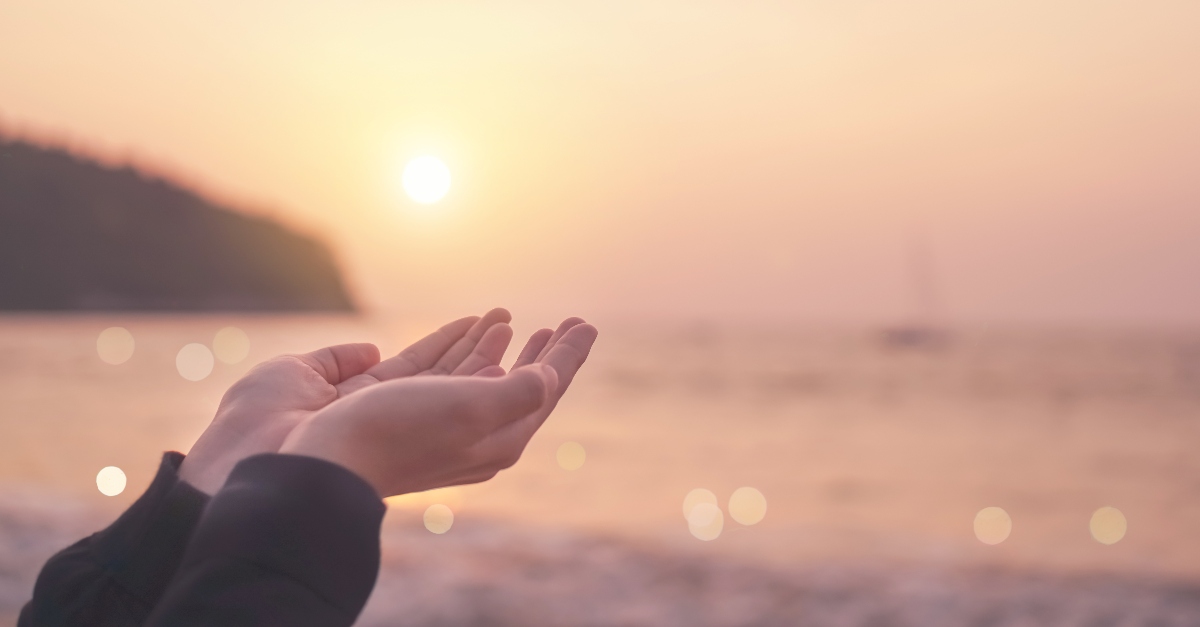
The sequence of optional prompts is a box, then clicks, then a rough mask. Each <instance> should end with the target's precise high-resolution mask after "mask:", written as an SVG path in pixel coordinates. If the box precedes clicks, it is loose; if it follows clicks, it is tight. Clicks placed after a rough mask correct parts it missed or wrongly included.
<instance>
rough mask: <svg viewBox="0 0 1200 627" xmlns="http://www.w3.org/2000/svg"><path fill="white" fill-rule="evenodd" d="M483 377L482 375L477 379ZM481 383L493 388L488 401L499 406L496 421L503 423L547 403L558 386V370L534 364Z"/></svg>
mask: <svg viewBox="0 0 1200 627" xmlns="http://www.w3.org/2000/svg"><path fill="white" fill-rule="evenodd" d="M476 380H477V381H480V379H476ZM481 383H484V384H485V385H487V386H488V387H489V388H491V389H490V394H488V396H489V397H490V398H488V403H489V404H490V405H491V406H492V407H493V408H494V409H495V410H496V412H497V414H498V416H497V419H498V420H497V422H499V423H501V424H504V423H508V422H512V421H514V420H519V419H521V418H524V417H525V416H528V415H529V414H532V413H533V412H535V411H537V410H538V409H540V408H541V407H542V405H544V404H546V401H547V400H548V399H549V398H550V394H551V393H552V392H553V391H554V390H555V389H557V388H558V373H556V372H554V369H553V368H551V367H549V366H545V365H541V364H534V365H530V366H523V367H521V368H516V369H514V370H513V371H512V372H510V373H508V374H506V375H504V376H502V377H494V378H490V379H483V380H482V381H481Z"/></svg>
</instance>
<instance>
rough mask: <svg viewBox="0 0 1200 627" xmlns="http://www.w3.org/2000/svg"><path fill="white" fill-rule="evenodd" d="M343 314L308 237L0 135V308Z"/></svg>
mask: <svg viewBox="0 0 1200 627" xmlns="http://www.w3.org/2000/svg"><path fill="white" fill-rule="evenodd" d="M353 309H354V305H353V303H352V301H351V299H350V297H349V295H348V294H347V292H346V288H345V286H344V285H343V283H342V279H341V275H340V273H339V271H338V269H337V266H336V264H335V263H334V260H333V257H332V255H331V254H330V252H329V250H328V249H326V248H325V247H324V246H323V245H322V244H321V243H319V242H317V241H316V240H314V239H311V238H309V237H305V236H302V235H298V234H296V233H293V232H291V231H289V230H287V229H285V228H283V227H282V226H280V225H278V224H276V223H274V222H271V221H269V220H266V219H263V218H258V217H253V216H249V215H245V214H242V213H238V212H235V211H232V210H230V209H229V208H226V207H222V206H219V205H217V204H215V203H213V202H211V201H209V200H206V199H205V198H203V197H201V196H200V195H199V194H196V193H194V192H192V191H189V190H187V189H185V188H183V187H181V186H179V185H177V184H174V183H172V182H170V181H166V180H163V179H160V178H155V177H151V176H147V175H145V174H143V173H141V172H139V171H137V170H134V169H132V168H129V167H108V166H104V165H101V164H99V163H96V162H93V161H90V160H87V159H86V158H83V157H79V156H77V155H74V154H71V153H68V152H66V151H63V150H59V149H55V148H46V147H41V146H37V145H34V144H30V143H27V142H23V141H18V140H11V139H4V138H3V137H0V310H18V311H30V310H109V311H131V310H142V311H350V310H353Z"/></svg>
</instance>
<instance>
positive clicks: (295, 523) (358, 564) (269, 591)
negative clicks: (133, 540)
mask: <svg viewBox="0 0 1200 627" xmlns="http://www.w3.org/2000/svg"><path fill="white" fill-rule="evenodd" d="M384 509H385V508H384V505H383V502H382V501H381V500H380V498H379V496H378V495H377V494H376V493H375V490H374V489H372V488H371V486H370V485H368V484H367V483H366V482H365V481H363V480H362V479H361V478H359V477H358V475H356V474H354V473H352V472H350V471H349V470H346V469H345V468H343V467H341V466H338V465H337V464H332V463H330V462H326V461H323V460H319V459H316V458H312V457H302V456H297V455H278V454H274V455H256V456H254V457H250V458H247V459H245V460H242V461H241V462H240V463H239V464H238V465H237V467H235V468H234V469H233V472H232V473H231V474H230V476H229V480H228V481H226V483H225V485H224V487H222V488H221V490H220V491H218V492H217V494H216V495H215V496H214V497H213V499H212V502H211V503H209V506H208V508H207V509H206V510H205V512H204V515H203V517H202V518H201V520H200V524H199V525H198V526H197V527H196V532H195V534H194V535H193V536H192V541H191V544H190V545H189V546H188V549H187V553H186V554H185V556H184V559H183V565H182V566H181V567H180V568H179V572H178V573H177V574H176V576H175V580H174V581H172V582H171V585H170V587H169V588H168V589H167V592H166V594H165V595H164V596H163V599H162V601H161V602H160V604H159V606H158V608H157V609H156V610H155V611H154V613H153V615H152V616H151V617H150V619H149V621H148V623H147V624H148V625H160V626H162V625H170V626H172V627H176V626H185V625H206V626H207V625H228V626H231V627H232V626H238V625H288V626H289V627H304V626H307V625H314V626H315V625H321V626H326V625H350V624H352V623H353V622H354V620H355V619H356V618H357V617H358V614H359V612H361V611H362V608H363V606H364V605H365V604H366V602H367V597H368V596H370V594H371V589H372V588H373V587H374V586H375V577H376V576H377V575H378V573H379V526H380V523H381V522H382V521H383V514H384Z"/></svg>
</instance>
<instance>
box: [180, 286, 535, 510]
mask: <svg viewBox="0 0 1200 627" xmlns="http://www.w3.org/2000/svg"><path fill="white" fill-rule="evenodd" d="M510 320H512V316H511V315H510V314H509V313H508V311H506V310H504V309H493V310H491V311H489V312H488V313H487V314H485V315H484V316H483V317H482V318H481V317H478V316H470V317H467V318H462V319H459V320H455V321H454V322H451V323H449V324H447V325H445V326H443V327H442V328H440V329H438V330H437V331H435V332H433V333H432V334H430V335H428V336H426V337H424V338H422V339H420V340H418V341H417V342H416V343H414V344H413V345H412V346H409V347H408V348H406V349H404V350H403V351H401V352H400V353H399V354H398V355H396V356H394V357H391V358H389V359H385V360H383V361H380V359H379V349H378V348H376V347H375V346H374V345H372V344H342V345H338V346H330V347H327V348H322V349H320V350H317V351H313V352H311V353H306V354H303V355H284V356H281V357H275V358H273V359H270V360H268V361H265V362H263V363H261V364H259V365H257V366H255V367H254V368H253V369H252V370H251V371H250V372H249V373H247V374H246V376H244V377H242V378H241V379H240V380H238V381H237V382H236V383H234V384H233V386H232V387H230V388H229V390H228V391H227V392H226V393H225V396H224V398H222V399H221V404H220V406H219V407H218V408H217V413H216V416H215V417H214V418H213V421H212V424H210V425H209V427H208V428H207V429H206V430H205V431H204V433H203V434H201V436H200V438H199V439H198V440H197V441H196V443H195V445H193V446H192V450H191V452H189V453H188V456H187V457H186V458H185V459H184V461H183V465H182V466H181V467H180V469H179V474H180V478H182V479H183V480H184V481H187V482H188V483H190V484H191V485H193V486H195V487H196V488H198V489H200V490H202V491H204V492H207V493H209V494H213V493H215V492H216V491H217V490H218V489H220V487H221V486H222V485H223V484H224V483H225V478H226V477H228V476H229V473H230V471H232V470H233V467H234V466H235V465H237V463H238V462H239V461H241V460H242V459H245V458H246V457H249V456H251V455H256V454H258V453H274V452H276V451H278V450H279V447H280V445H282V444H283V441H284V440H285V439H286V438H287V436H288V434H289V433H291V432H292V430H293V429H294V428H295V427H296V426H297V425H299V424H300V423H301V422H303V421H304V420H305V419H306V418H308V417H310V416H312V415H313V414H315V413H316V412H317V411H319V410H321V409H322V408H324V407H326V406H328V405H329V404H330V403H333V402H334V401H336V400H338V399H341V398H345V397H347V396H348V395H350V394H354V393H358V392H360V391H361V390H364V389H366V388H370V387H372V386H376V385H380V384H381V383H383V382H386V381H392V380H396V379H403V378H408V377H416V376H421V375H482V376H494V375H497V374H501V373H503V370H502V369H500V367H499V363H500V359H501V358H502V357H503V356H504V352H505V351H506V350H507V349H508V344H509V342H510V341H511V340H512V328H511V327H510V326H509V325H508V322H509V321H510Z"/></svg>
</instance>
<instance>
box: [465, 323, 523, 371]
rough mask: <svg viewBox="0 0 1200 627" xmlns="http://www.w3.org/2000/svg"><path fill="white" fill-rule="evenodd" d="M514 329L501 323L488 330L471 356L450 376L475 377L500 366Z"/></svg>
mask: <svg viewBox="0 0 1200 627" xmlns="http://www.w3.org/2000/svg"><path fill="white" fill-rule="evenodd" d="M512 336H513V330H512V327H510V326H508V325H507V324H505V323H503V322H501V323H500V324H497V325H494V326H493V327H492V328H490V329H488V330H487V332H486V333H484V334H483V337H481V338H479V343H478V344H476V345H475V348H474V349H473V350H472V351H471V354H470V355H467V358H466V359H464V360H463V361H462V363H461V364H459V365H458V367H457V368H455V369H454V371H453V372H451V373H450V374H453V375H473V374H475V373H477V372H479V371H480V370H482V369H484V368H486V367H488V366H499V365H500V360H501V359H503V358H504V351H506V350H508V344H509V342H511V341H512Z"/></svg>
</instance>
